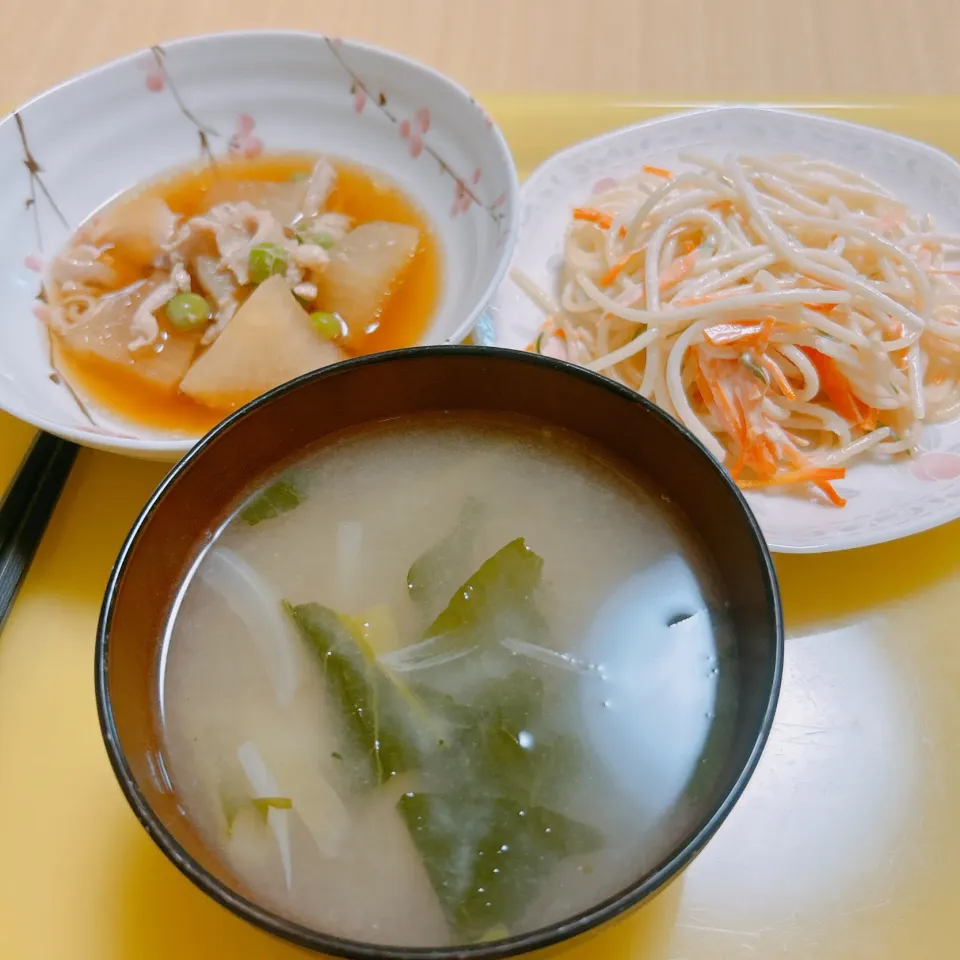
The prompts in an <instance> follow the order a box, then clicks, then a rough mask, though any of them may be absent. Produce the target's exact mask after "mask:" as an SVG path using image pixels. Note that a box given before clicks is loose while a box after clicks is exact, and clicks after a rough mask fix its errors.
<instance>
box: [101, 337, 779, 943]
mask: <svg viewBox="0 0 960 960" xmlns="http://www.w3.org/2000/svg"><path fill="white" fill-rule="evenodd" d="M431 356H441V357H443V356H447V357H460V356H471V357H485V358H486V359H488V360H491V361H494V362H496V361H498V360H503V359H511V360H513V361H514V362H517V361H520V362H525V363H530V364H546V365H548V366H550V367H553V368H554V369H556V370H557V372H559V373H561V374H563V375H564V376H572V377H578V378H580V379H581V380H585V381H587V382H589V383H592V384H593V385H595V386H596V387H597V388H598V389H602V390H607V391H610V392H612V393H614V394H617V395H618V396H620V397H622V398H623V399H624V400H627V401H629V402H631V403H635V404H637V405H639V406H640V407H641V408H642V409H643V410H644V411H645V413H646V415H648V416H654V417H657V418H659V419H660V420H662V421H663V422H664V423H666V425H667V426H668V427H669V428H670V429H672V430H674V431H675V432H676V433H678V434H679V435H680V436H681V437H682V438H683V439H684V440H686V442H687V443H690V444H692V445H693V446H694V447H696V448H697V450H698V451H699V453H700V455H701V457H702V458H703V460H704V461H705V465H706V467H707V468H708V469H711V470H713V471H714V473H716V474H717V476H718V477H719V478H720V480H721V482H723V483H724V484H726V486H727V487H728V489H729V491H730V493H732V494H733V496H734V499H735V500H736V502H737V503H738V505H739V507H740V514H741V517H742V519H743V521H744V523H745V524H746V525H747V527H748V529H749V531H750V533H751V537H752V540H753V541H754V546H755V547H756V550H757V552H758V554H759V557H760V560H761V563H762V567H763V571H764V574H765V577H764V579H765V580H766V583H765V584H764V586H765V593H766V596H767V604H768V614H772V620H773V624H774V630H775V634H776V636H775V637H774V663H773V675H772V682H771V684H770V690H769V695H768V698H767V705H766V708H765V710H764V714H763V719H762V721H761V723H760V725H759V729H758V730H757V732H756V736H755V739H754V743H753V746H752V748H751V751H750V755H749V757H748V758H747V761H746V763H745V764H744V765H743V768H742V770H741V772H740V774H739V776H738V777H737V779H736V782H735V783H734V784H733V786H732V787H731V788H730V789H729V790H728V791H727V793H726V794H725V795H723V796H722V798H721V799H719V800H718V801H717V802H716V803H715V804H714V806H713V809H712V810H711V811H710V812H709V815H708V816H707V817H706V818H705V819H701V821H700V822H699V825H698V826H697V827H696V828H695V829H693V830H691V831H688V833H687V835H686V837H685V839H684V840H683V841H681V843H680V844H679V845H678V846H677V847H676V848H675V849H674V850H673V851H672V852H671V853H670V854H669V855H668V857H667V858H665V859H664V860H663V861H661V863H660V864H659V865H658V866H657V867H656V868H655V869H654V870H653V871H651V872H649V873H647V874H645V875H644V876H642V877H641V878H640V879H639V880H637V881H636V882H635V883H633V884H631V885H629V886H627V887H625V888H624V889H622V890H620V891H618V892H617V893H615V894H613V895H612V896H611V897H608V898H607V899H606V900H604V901H602V902H601V903H598V904H596V905H594V906H592V907H590V908H589V909H588V910H584V911H582V912H581V913H579V914H576V915H575V916H573V917H570V918H568V919H566V920H562V921H560V922H558V923H554V924H550V925H549V926H546V927H541V928H539V929H536V930H531V931H530V932H528V933H523V934H520V935H518V936H515V937H509V938H507V939H504V940H499V941H493V942H491V943H478V944H467V945H462V946H456V947H390V946H382V945H378V944H373V943H367V942H364V941H358V940H349V939H345V938H341V937H336V936H332V935H330V934H325V933H320V932H319V931H316V930H312V929H311V928H309V927H305V926H302V925H301V924H298V923H295V922H293V921H291V920H286V919H284V918H283V917H281V916H279V915H278V914H275V913H273V912H272V911H270V910H267V909H265V908H263V907H261V906H259V905H258V904H256V903H254V902H252V901H250V900H247V899H246V898H245V897H242V896H240V895H239V894H237V893H236V892H234V891H233V890H231V889H230V888H229V887H228V886H226V885H225V884H223V883H221V882H220V881H219V880H217V879H216V878H215V877H214V876H213V875H212V874H210V873H209V872H208V871H207V870H206V869H204V868H203V867H202V866H200V864H198V863H197V862H196V861H195V860H194V859H193V857H191V856H190V854H189V853H187V851H186V850H184V849H183V847H182V846H181V845H180V844H179V843H178V842H177V841H176V840H175V839H174V837H173V835H172V834H171V833H170V832H169V831H168V830H167V828H166V827H165V826H164V824H163V822H162V821H161V820H160V818H159V817H158V816H157V815H156V814H155V813H154V811H153V809H152V808H151V807H150V805H149V804H148V803H147V802H146V800H145V798H144V797H143V795H142V794H141V793H140V790H139V789H138V787H137V784H136V780H135V779H134V777H133V773H132V771H131V769H130V767H129V765H128V764H127V761H126V758H125V757H124V755H123V752H122V750H121V748H120V741H119V736H118V733H117V729H116V726H115V724H114V718H113V711H112V708H111V703H110V697H109V693H108V686H107V649H108V646H109V633H110V621H111V618H112V614H113V608H114V604H115V602H116V598H117V593H118V590H119V585H120V582H121V580H122V578H123V575H124V573H125V571H126V567H127V563H128V561H129V558H130V555H131V552H132V550H133V547H134V545H135V543H136V541H137V539H138V538H139V536H140V532H141V530H142V528H143V527H144V525H145V523H146V521H147V519H148V518H149V516H150V514H151V513H152V512H153V510H154V509H155V508H156V506H157V505H158V504H159V503H160V501H161V500H162V499H163V498H164V496H165V495H166V493H167V491H168V490H169V489H170V488H171V487H172V486H173V485H174V484H176V483H177V480H178V478H179V477H180V475H181V474H182V473H183V472H184V471H185V470H187V468H188V467H189V466H190V465H191V464H192V463H193V461H195V460H197V459H198V458H199V457H201V456H203V454H204V452H205V451H206V449H207V448H208V447H209V446H210V445H211V444H212V443H213V442H214V440H215V439H216V438H217V437H218V436H220V434H222V433H224V432H226V431H227V430H230V429H231V428H232V427H233V425H234V424H236V423H237V422H239V421H240V420H243V419H245V418H246V417H250V416H253V415H255V414H256V413H257V411H258V410H260V409H261V408H262V407H265V406H268V405H269V404H270V403H272V402H273V400H275V399H276V398H278V397H281V396H283V395H285V394H287V393H290V392H292V391H295V390H298V389H299V388H300V387H301V386H302V385H304V384H305V383H308V382H311V381H313V380H317V379H322V378H325V377H335V376H342V375H344V374H348V373H349V372H350V371H351V370H353V369H355V368H357V367H362V366H368V365H373V364H379V363H391V362H397V361H400V360H404V359H412V360H415V359H419V358H423V357H431ZM783 657H784V628H783V612H782V608H781V602H780V593H779V587H778V583H777V575H776V571H775V568H774V565H773V559H772V557H771V555H770V551H769V549H768V547H767V543H766V540H765V539H764V537H763V534H762V532H761V530H760V527H759V525H758V523H757V521H756V518H755V517H754V515H753V512H752V511H751V510H750V508H749V506H748V505H747V502H746V500H745V499H744V497H743V494H742V493H741V491H740V489H739V487H737V485H736V484H735V483H734V481H733V480H732V479H731V478H730V475H729V474H728V473H727V472H726V471H725V470H724V469H723V467H722V466H721V465H720V464H719V463H718V462H717V461H716V459H715V458H714V457H713V456H712V455H711V454H710V453H709V452H708V451H707V449H706V447H704V446H703V444H702V443H701V442H700V441H699V440H698V439H697V438H696V437H695V436H694V435H693V434H692V433H691V432H690V431H689V430H688V429H687V428H686V427H684V426H683V425H682V424H681V423H679V422H678V421H676V420H674V419H673V417H671V416H669V415H668V414H667V413H665V412H664V411H663V410H661V409H660V408H659V407H658V406H656V405H655V404H654V403H652V402H651V401H649V400H647V399H645V398H644V397H641V396H640V395H639V394H637V393H635V392H634V391H632V390H630V389H628V388H627V387H624V386H621V385H620V384H618V383H616V382H615V381H613V380H611V379H609V378H607V377H604V376H602V375H601V374H598V373H594V372H592V371H590V370H586V369H584V368H583V367H578V366H576V365H574V364H571V363H568V362H566V361H563V360H557V359H555V358H552V357H544V356H542V355H539V354H535V353H530V352H526V351H519V350H508V349H505V348H503V347H482V346H464V345H442V346H426V347H409V348H405V349H402V350H392V351H388V352H384V353H377V354H372V355H369V356H364V357H357V358H355V359H351V360H345V361H342V362H340V363H337V364H334V365H332V366H329V367H325V368H323V369H322V370H316V371H313V372H312V373H307V374H304V375H303V376H302V377H298V378H297V379H296V380H291V381H290V382H288V383H285V384H283V385H282V386H279V387H276V388H275V389H274V390H271V391H270V392H269V393H265V394H264V395H263V396H261V397H258V398H257V399H256V400H253V401H251V402H250V403H249V404H247V405H246V406H244V407H241V408H240V409H239V410H237V411H236V412H235V413H233V414H231V415H230V416H229V417H227V419H225V420H223V421H222V422H221V423H219V424H218V425H217V426H216V427H214V428H213V429H212V430H211V431H210V432H209V433H208V434H206V435H205V436H204V437H203V438H202V439H201V440H200V441H199V442H198V443H197V444H196V445H195V446H194V447H193V448H192V449H191V450H190V451H189V452H188V453H187V454H186V455H185V456H184V457H183V459H182V460H180V461H179V462H178V463H177V464H176V465H175V466H174V467H173V468H172V469H171V470H170V472H169V473H168V474H167V475H166V476H165V477H164V479H163V480H162V481H161V483H160V485H159V486H158V487H157V489H156V490H155V491H154V492H153V494H152V495H151V497H150V499H149V500H148V501H147V504H146V506H145V507H144V508H143V510H142V511H141V513H140V515H139V516H138V517H137V520H136V521H135V523H134V525H133V527H132V528H131V530H130V533H129V534H128V535H127V538H126V540H125V541H124V544H123V547H122V548H121V550H120V553H119V555H118V557H117V560H116V562H115V563H114V565H113V569H112V570H111V573H110V579H109V581H108V584H107V589H106V593H105V595H104V600H103V606H102V608H101V612H100V619H99V623H98V626H97V640H96V647H95V653H94V672H95V686H96V699H97V714H98V716H99V720H100V731H101V734H102V736H103V741H104V744H105V746H106V750H107V754H108V756H109V758H110V764H111V766H112V767H113V772H114V774H115V775H116V777H117V780H118V782H119V784H120V788H121V790H122V791H123V794H124V796H125V797H126V799H127V802H128V803H129V804H130V806H131V808H132V809H133V812H134V813H135V814H136V817H137V819H138V820H139V821H140V823H141V824H142V825H143V827H144V829H146V831H147V833H149V834H150V836H151V837H152V838H153V840H154V842H155V843H156V844H157V846H158V847H160V849H161V850H162V851H163V852H164V853H165V854H166V856H167V857H168V859H169V860H170V861H171V862H172V863H173V864H174V866H176V867H177V868H178V869H179V870H180V871H181V872H182V873H183V874H184V875H185V876H187V877H189V878H190V879H191V880H192V881H193V882H194V883H195V884H196V885H197V886H198V887H199V888H200V889H201V890H203V891H204V892H205V893H206V894H207V895H208V896H210V897H211V898H212V899H213V900H215V901H216V902H217V903H219V904H220V905H221V906H223V907H226V908H227V909H228V910H230V911H231V912H232V913H234V914H236V915H237V916H239V917H241V918H243V919H245V920H247V921H248V922H250V923H252V924H254V925H256V926H258V927H260V928H261V929H263V930H266V931H267V932H269V933H272V934H274V935H275V936H278V937H280V938H282V939H285V940H288V941H290V942H291V943H294V944H296V945H298V946H301V947H305V948H307V949H308V950H314V951H318V952H321V953H325V954H329V955H331V956H336V957H342V958H344V960H457V958H464V960H500V958H505V957H514V956H517V955H519V954H523V953H528V952H531V951H534V950H541V949H543V948H545V947H549V946H552V945H554V944H557V943H559V942H561V941H564V940H568V939H570V938H572V937H575V936H577V935H579V934H582V933H586V932H587V931H589V930H592V929H594V928H596V927H599V926H600V925H602V924H604V923H606V922H607V921H609V920H612V919H614V918H616V917H618V916H620V915H621V914H623V913H625V912H626V911H628V910H629V909H630V908H631V907H634V906H636V905H637V904H639V903H641V902H642V901H644V900H646V899H648V898H649V897H651V896H652V895H653V894H654V893H656V892H657V891H658V890H660V889H661V888H662V887H664V886H665V885H666V884H667V883H668V882H669V881H670V880H672V879H673V878H674V877H675V876H677V874H679V873H680V872H681V871H682V870H683V869H684V868H685V867H686V866H687V865H688V864H689V863H690V862H691V861H692V860H693V859H694V857H696V856H697V854H698V853H699V852H700V851H701V850H702V849H703V847H704V846H705V845H706V843H707V841H708V840H710V838H711V837H712V836H713V835H714V834H715V833H716V831H717V830H718V828H719V827H720V825H721V824H722V823H723V821H724V820H725V819H726V817H727V815H728V814H729V813H730V811H731V810H732V809H733V806H734V804H735V803H736V802H737V800H738V799H739V798H740V795H741V794H742V793H743V791H744V789H745V788H746V785H747V783H748V782H749V780H750V777H751V776H752V775H753V772H754V770H755V769H756V767H757V764H758V762H759V760H760V755H761V753H762V752H763V748H764V746H765V745H766V742H767V739H768V737H769V734H770V730H771V728H772V726H773V720H774V713H775V711H776V706H777V700H778V697H779V694H780V683H781V679H782V675H783Z"/></svg>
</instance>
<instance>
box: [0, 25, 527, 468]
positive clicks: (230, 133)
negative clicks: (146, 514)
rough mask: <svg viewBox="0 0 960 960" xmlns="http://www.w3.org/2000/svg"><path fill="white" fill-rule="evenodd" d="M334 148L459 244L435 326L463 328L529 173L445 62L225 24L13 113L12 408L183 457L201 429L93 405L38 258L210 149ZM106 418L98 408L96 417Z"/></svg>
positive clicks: (449, 331)
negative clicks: (62, 376) (175, 433)
mask: <svg viewBox="0 0 960 960" xmlns="http://www.w3.org/2000/svg"><path fill="white" fill-rule="evenodd" d="M207 149H209V151H211V152H212V153H213V155H214V156H218V155H219V156H226V155H229V154H233V155H241V156H255V155H257V153H259V152H261V151H263V150H267V151H270V150H277V151H305V152H307V151H309V152H326V153H330V154H332V155H336V156H340V157H344V158H346V159H349V160H353V161H355V162H358V163H361V164H366V165H369V166H370V167H372V168H374V169H375V170H378V171H381V172H383V173H385V174H387V175H388V176H389V177H390V178H392V179H393V180H394V181H395V182H396V183H397V184H398V185H399V186H400V187H401V188H403V189H404V191H405V192H406V193H407V194H408V195H409V196H410V197H412V198H413V199H414V200H415V201H416V202H417V203H419V204H420V206H421V207H422V208H423V209H424V211H425V212H426V214H427V217H428V219H429V220H430V221H431V222H432V224H433V226H434V228H435V230H436V233H437V237H438V239H439V242H440V246H441V249H442V251H443V260H444V263H443V267H442V269H443V291H442V294H441V302H440V305H439V308H438V311H437V313H436V316H435V317H434V320H433V323H432V325H431V327H430V328H429V330H428V332H427V334H426V337H425V340H424V342H426V343H444V342H458V341H460V340H462V339H463V338H464V337H465V336H466V335H467V334H468V333H469V332H470V330H471V328H472V326H473V324H474V321H475V318H476V316H477V314H478V313H479V312H480V310H481V309H482V308H483V306H484V305H485V303H486V302H487V300H488V299H489V297H490V296H491V294H492V293H493V291H494V289H495V288H496V285H497V283H498V282H499V281H500V279H501V278H502V276H503V273H504V270H505V267H506V264H507V262H508V261H509V257H510V253H511V251H512V248H513V243H514V240H515V234H516V220H517V205H518V204H517V179H516V173H515V170H514V166H513V161H512V159H511V156H510V152H509V150H508V149H507V146H506V143H505V142H504V139H503V137H502V136H501V134H500V132H499V130H498V129H497V128H496V127H495V126H494V125H493V123H492V122H491V120H490V119H489V117H488V116H487V115H486V113H485V112H484V111H483V109H482V108H481V107H480V105H479V104H478V103H477V102H476V101H475V100H474V99H473V98H472V97H471V96H470V95H469V94H468V93H467V92H466V91H464V90H463V89H462V88H460V87H459V86H457V85H456V84H455V83H453V82H452V81H450V80H448V79H447V78H445V77H443V76H441V75H440V74H438V73H436V72H434V71H433V70H430V69H428V68H427V67H424V66H421V65H420V64H417V63H415V62H414V61H412V60H409V59H407V58H406V57H402V56H400V55H398V54H393V53H388V52H386V51H383V50H378V49H375V48H372V47H368V46H364V45H362V44H357V43H350V42H347V41H340V40H337V39H333V38H329V37H324V36H320V35H318V34H309V33H287V32H256V33H224V34H216V35H211V36H203V37H195V38H191V39H187V40H180V41H176V42H174V43H170V44H166V45H164V46H162V47H159V46H158V47H152V48H151V49H148V50H143V51H140V52H139V53H135V54H133V55H131V56H128V57H125V58H124V59H122V60H117V61H115V62H113V63H110V64H107V65H106V66H104V67H100V68H99V69H97V70H94V71H92V72H91V73H87V74H84V75H82V76H79V77H76V78H74V79H73V80H70V81H68V82H67V83H64V84H62V85H61V86H58V87H56V88H54V89H52V90H50V91H48V92H47V93H44V94H42V95H41V96H39V97H38V98H36V99H35V100H32V101H31V102H29V103H27V104H26V105H24V106H23V107H21V108H20V109H19V110H17V111H16V112H15V113H13V114H11V115H10V116H8V117H7V118H6V119H4V120H3V121H2V122H0V183H2V184H3V187H4V189H3V191H2V193H0V300H2V303H3V311H2V314H0V338H2V342H3V349H2V350H0V408H2V409H4V410H6V411H8V412H9V413H12V414H13V415H14V416H16V417H19V418H21V419H23V420H26V421H28V422H30V423H32V424H34V425H36V426H37V427H40V428H42V429H44V430H47V431H50V432H52V433H56V434H59V435H60V436H63V437H67V438H68V439H71V440H74V441H76V442H78V443H82V444H86V445H88V446H93V447H99V448H102V449H106V450H111V451H114V452H117V453H123V454H127V455H132V456H139V457H147V458H151V459H176V458H177V457H178V456H180V455H181V454H182V453H184V452H185V451H186V450H188V449H189V448H190V446H191V445H192V443H193V442H194V439H183V438H171V437H170V436H163V435H161V434H157V433H155V432H152V431H149V430H147V429H137V428H131V427H130V426H129V425H127V424H122V423H119V422H117V421H112V420H111V419H110V418H109V417H108V416H105V415H102V414H101V413H99V412H98V413H97V414H96V415H95V416H94V418H93V420H91V418H90V416H88V415H86V414H85V413H84V411H83V409H81V407H80V406H79V405H78V403H77V402H76V400H75V399H74V397H73V396H72V394H71V393H70V391H69V390H68V389H67V388H66V387H65V386H64V385H63V384H62V383H61V382H60V380H59V377H57V376H56V374H55V373H54V371H53V368H52V366H51V358H50V350H49V344H48V339H47V334H46V331H45V329H44V328H43V327H42V325H41V323H40V322H39V320H38V319H37V318H36V316H35V314H34V308H35V307H36V306H37V304H36V296H37V294H38V292H39V290H40V275H41V273H42V271H43V268H44V262H45V260H46V258H49V257H50V256H51V255H53V254H55V253H56V251H57V250H58V248H59V247H60V246H61V245H62V244H63V243H64V241H65V240H66V239H67V237H68V236H69V235H70V233H71V232H72V231H73V229H75V228H76V227H77V226H79V225H80V224H81V223H82V222H83V221H84V220H86V219H87V218H88V217H89V216H90V215H91V214H92V213H93V212H94V211H96V210H97V209H98V208H100V207H102V206H103V205H104V204H105V203H107V202H108V201H110V200H111V199H113V198H114V197H115V196H116V195H117V194H118V193H121V192H122V191H124V190H127V189H129V188H130V187H133V186H134V185H136V184H138V183H140V182H142V181H144V180H149V179H151V178H154V177H156V176H157V175H158V174H160V173H163V172H164V171H166V170H169V169H170V168H175V167H178V166H179V167H182V166H185V165H188V164H190V163H193V162H195V161H197V160H199V159H200V158H201V156H202V155H203V152H204V151H206V150H207ZM94 421H95V422H94Z"/></svg>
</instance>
